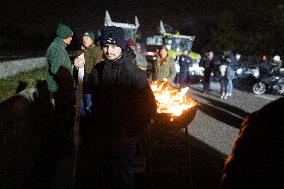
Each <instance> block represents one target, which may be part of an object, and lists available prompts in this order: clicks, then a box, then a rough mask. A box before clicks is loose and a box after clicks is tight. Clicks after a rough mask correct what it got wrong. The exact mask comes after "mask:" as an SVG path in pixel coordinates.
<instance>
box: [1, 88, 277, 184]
mask: <svg viewBox="0 0 284 189" xmlns="http://www.w3.org/2000/svg"><path fill="white" fill-rule="evenodd" d="M211 89H212V91H210V92H209V93H206V94H204V93H202V92H201V91H202V85H201V84H192V85H191V86H190V90H189V92H188V95H190V96H191V97H192V98H193V99H194V100H196V101H198V102H199V103H200V107H199V109H198V111H197V114H196V116H195V118H194V120H193V121H192V123H191V124H190V125H189V126H188V129H189V134H190V137H189V143H190V151H189V152H190V162H189V164H188V161H187V160H188V159H187V154H188V153H187V151H186V146H185V145H184V144H186V143H185V142H186V140H185V139H186V138H185V137H184V130H180V131H178V132H176V133H171V134H169V133H167V134H163V133H161V132H160V133H155V130H153V140H152V143H151V147H152V148H151V149H152V169H151V170H152V172H151V174H146V173H145V172H144V171H145V170H143V169H142V171H141V170H140V171H137V172H136V174H135V176H136V177H135V181H136V182H135V187H136V188H163V189H164V188H192V189H203V188H204V189H205V188H206V189H207V188H218V183H219V180H220V176H221V175H222V169H223V163H224V160H225V158H226V156H227V154H228V153H229V152H230V150H231V145H232V142H233V140H234V138H235V136H236V134H237V132H238V128H239V126H240V124H241V122H242V121H243V119H244V118H245V117H246V116H247V115H249V114H250V113H252V112H254V111H256V110H258V109H260V108H261V107H262V106H264V105H265V104H267V103H269V102H271V101H273V100H276V99H277V98H279V96H276V95H261V96H256V95H253V94H252V93H251V92H248V91H241V90H238V89H235V90H234V92H233V96H232V97H229V98H228V99H227V100H223V99H220V94H219V93H218V91H219V85H218V83H211ZM49 114H50V109H49V107H48V106H47V105H46V104H45V105H44V104H35V105H32V106H29V102H28V101H27V100H25V98H21V97H15V98H13V99H10V100H9V101H8V102H5V103H1V104H0V116H1V117H0V118H1V122H0V131H1V132H0V136H1V137H0V146H1V148H0V154H1V155H0V183H1V186H0V188H7V189H9V188H32V187H31V186H36V187H37V188H44V187H42V186H43V185H44V186H45V188H48V185H50V186H51V188H54V189H55V188H60V189H62V188H71V187H72V163H73V158H72V155H71V156H69V157H68V156H67V157H60V158H57V157H56V154H57V153H58V151H56V150H55V148H53V147H55V146H56V145H51V141H53V138H52V136H53V132H56V128H54V127H52V126H51V125H53V122H52V120H51V119H49V118H48V115H49ZM31 115H32V117H33V118H32V119H31V118H30V117H31ZM39 120H40V121H39ZM53 142H54V141H53ZM55 161H56V162H57V163H54V162H55ZM137 170H138V169H137ZM47 183H48V184H47Z"/></svg>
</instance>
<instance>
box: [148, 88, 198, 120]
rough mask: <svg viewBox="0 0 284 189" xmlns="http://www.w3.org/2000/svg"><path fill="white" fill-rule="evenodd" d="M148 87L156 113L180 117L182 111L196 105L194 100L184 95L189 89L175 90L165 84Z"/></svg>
mask: <svg viewBox="0 0 284 189" xmlns="http://www.w3.org/2000/svg"><path fill="white" fill-rule="evenodd" d="M150 86H151V89H152V91H153V93H154V95H155V99H156V102H157V112H158V113H169V114H171V115H172V116H180V115H181V114H182V113H183V111H184V110H187V109H189V108H192V107H194V106H195V105H197V103H196V102H195V101H194V100H192V99H191V98H190V97H188V96H186V95H185V94H186V93H187V91H188V89H189V87H185V88H182V89H177V88H174V87H173V86H171V85H170V84H169V83H167V82H153V83H152V84H151V85H150Z"/></svg>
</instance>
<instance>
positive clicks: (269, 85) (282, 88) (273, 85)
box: [252, 75, 284, 95]
mask: <svg viewBox="0 0 284 189" xmlns="http://www.w3.org/2000/svg"><path fill="white" fill-rule="evenodd" d="M252 90H253V93H254V94H257V95H261V94H264V93H267V92H272V93H276V94H281V95H282V94H284V77H281V76H276V75H273V76H270V77H266V78H263V79H261V80H260V81H259V82H256V83H255V84H254V85H253V88H252Z"/></svg>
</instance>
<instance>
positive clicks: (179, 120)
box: [146, 105, 198, 188]
mask: <svg viewBox="0 0 284 189" xmlns="http://www.w3.org/2000/svg"><path fill="white" fill-rule="evenodd" d="M197 108H198V105H196V106H194V107H192V108H189V109H187V110H185V111H184V112H183V113H182V114H181V115H180V116H174V117H173V116H172V115H171V114H168V113H157V115H156V116H155V118H154V121H153V123H152V124H149V125H148V128H147V133H146V135H147V136H146V140H147V141H146V143H147V146H146V156H147V158H146V171H147V174H148V178H149V180H151V177H152V149H153V146H152V145H153V139H152V130H156V131H158V132H161V133H164V132H165V133H172V134H175V133H178V132H180V131H181V130H182V129H184V137H185V147H186V154H185V155H186V161H187V170H188V178H189V179H190V180H189V182H190V183H189V188H192V187H191V186H192V181H191V178H192V177H191V154H190V138H189V132H188V127H189V124H190V123H191V122H192V121H193V119H194V117H195V115H196V112H197ZM176 136H177V135H176Z"/></svg>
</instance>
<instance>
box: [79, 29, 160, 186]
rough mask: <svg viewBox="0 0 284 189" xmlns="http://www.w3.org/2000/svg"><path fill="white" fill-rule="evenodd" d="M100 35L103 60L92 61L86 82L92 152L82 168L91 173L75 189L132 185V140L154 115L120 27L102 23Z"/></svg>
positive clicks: (148, 93)
mask: <svg viewBox="0 0 284 189" xmlns="http://www.w3.org/2000/svg"><path fill="white" fill-rule="evenodd" d="M101 33H102V35H101V41H100V45H101V48H102V50H103V55H104V59H105V60H104V61H103V62H100V63H98V64H96V65H95V67H94V68H93V70H92V74H91V79H90V83H89V87H90V90H91V92H92V102H93V105H92V121H91V124H90V127H92V128H93V129H94V131H93V137H92V140H93V142H91V143H92V145H91V146H92V147H91V149H90V153H94V154H93V156H92V158H91V160H90V161H91V163H90V162H89V163H87V166H86V167H87V168H88V169H89V170H91V172H92V173H91V174H90V173H89V174H84V175H83V179H85V182H81V183H80V184H81V186H80V188H90V187H93V188H128V189H129V188H133V158H134V149H135V143H134V139H135V137H136V136H139V135H141V134H142V133H143V130H144V128H145V126H146V125H147V124H148V123H150V120H151V118H152V116H154V114H155V113H156V102H155V98H154V95H153V92H152V90H151V88H150V86H149V84H148V81H147V78H146V74H145V73H144V72H143V71H142V70H141V69H140V68H139V67H138V66H137V65H136V64H135V62H134V61H135V53H134V52H133V50H132V49H131V48H129V47H128V46H127V43H126V41H125V39H124V32H123V29H122V28H120V27H115V26H107V27H105V28H104V29H103V30H102V31H101ZM87 158H89V157H87ZM84 161H86V159H84ZM86 175H88V176H86ZM86 179H87V180H86Z"/></svg>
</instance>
